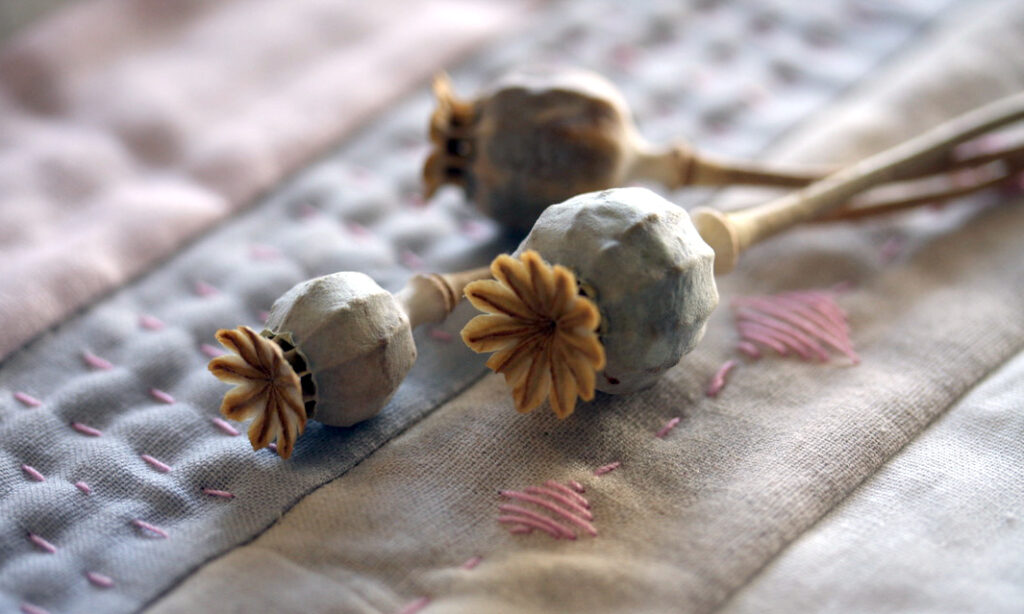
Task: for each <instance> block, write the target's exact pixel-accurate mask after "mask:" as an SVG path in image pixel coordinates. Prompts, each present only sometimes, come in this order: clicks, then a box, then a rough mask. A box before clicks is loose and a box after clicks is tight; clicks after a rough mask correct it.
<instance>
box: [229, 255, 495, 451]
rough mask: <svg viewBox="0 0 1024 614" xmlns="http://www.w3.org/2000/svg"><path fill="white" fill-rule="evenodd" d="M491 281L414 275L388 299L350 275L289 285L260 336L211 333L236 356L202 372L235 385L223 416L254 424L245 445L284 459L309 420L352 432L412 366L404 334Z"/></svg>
mask: <svg viewBox="0 0 1024 614" xmlns="http://www.w3.org/2000/svg"><path fill="white" fill-rule="evenodd" d="M489 275H490V272H489V271H488V269H475V270H472V271H466V272H463V273H455V274H451V275H437V274H431V275H417V276H415V277H413V278H412V279H411V280H410V281H409V283H408V284H407V285H406V287H405V288H403V289H402V290H401V291H400V292H398V293H397V294H395V295H392V294H391V293H389V292H387V291H386V290H384V289H383V288H381V287H380V286H378V285H377V284H376V282H374V281H373V280H372V279H370V278H369V277H368V276H366V275H364V274H362V273H353V272H345V273H334V274H332V275H325V276H323V277H317V278H316V279H311V280H309V281H305V282H302V283H300V284H298V285H296V286H295V287H293V288H292V289H291V290H289V291H288V292H287V293H285V294H284V295H283V296H282V297H281V298H279V299H278V300H277V301H275V302H274V305H273V307H271V310H270V317H269V318H268V320H267V328H266V330H264V331H263V332H262V333H260V334H256V333H255V331H253V330H252V329H249V328H247V327H244V326H243V327H239V328H237V329H234V330H221V331H218V333H217V339H218V340H219V341H220V342H221V343H222V344H223V345H224V346H225V347H226V348H228V349H229V350H231V351H232V352H233V353H234V354H232V355H227V356H220V357H217V358H214V359H213V360H211V361H210V365H209V368H210V371H211V372H213V374H214V375H215V376H217V377H218V378H219V379H221V380H223V381H226V382H228V383H232V384H235V385H236V387H235V388H234V389H232V390H231V391H229V392H228V393H227V394H226V395H225V396H224V401H223V403H222V404H221V413H222V414H224V416H225V417H227V418H230V419H232V420H245V419H247V418H255V420H253V423H252V425H251V426H250V429H249V439H250V441H251V442H252V445H253V447H254V448H256V449H259V448H264V447H267V446H268V445H269V444H270V442H271V441H272V440H274V439H275V438H276V439H277V448H278V453H279V454H280V455H281V456H283V457H284V458H288V457H289V456H290V455H291V452H292V449H293V447H294V443H295V439H296V438H297V437H298V436H299V435H300V434H301V433H302V431H303V429H304V428H305V424H306V420H307V418H308V419H313V420H316V421H318V422H322V423H324V424H328V425H331V426H351V425H353V424H356V423H357V422H361V421H363V420H366V419H368V418H371V417H373V416H374V415H376V414H377V413H378V412H379V411H380V410H381V409H382V408H383V407H384V406H385V405H386V404H387V402H388V401H389V400H390V399H391V397H392V395H394V393H395V391H396V390H397V389H398V386H399V384H401V382H402V380H403V379H405V376H406V374H407V373H408V372H409V369H411V368H412V365H413V363H414V362H415V360H416V345H415V343H414V341H413V337H412V329H413V328H415V327H416V326H419V325H420V324H426V323H428V322H439V321H441V320H443V319H444V317H445V316H447V315H448V313H450V312H451V310H452V309H454V308H455V305H456V304H457V303H458V301H459V299H460V298H461V296H462V291H463V288H465V286H466V284H467V283H469V282H470V281H473V280H477V279H483V278H486V277H488V276H489Z"/></svg>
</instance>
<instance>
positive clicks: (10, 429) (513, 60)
mask: <svg viewBox="0 0 1024 614" xmlns="http://www.w3.org/2000/svg"><path fill="white" fill-rule="evenodd" d="M58 4H59V6H58ZM0 19H2V26H0V321H2V322H3V323H4V326H5V333H6V334H5V335H3V336H0V609H3V610H4V611H18V610H19V609H20V610H21V611H23V612H29V614H34V613H38V612H42V611H46V612H51V613H52V614H56V613H58V612H138V611H147V612H159V613H161V614H165V613H170V612H195V611H211V610H216V611H239V612H241V611H274V612H339V611H340V612H404V613H406V614H411V613H412V612H415V611H422V612H605V611H607V612H621V611H629V612H665V611H680V612H715V611H721V612H729V613H730V614H741V613H745V612H787V611H793V610H795V609H799V610H801V611H809V612H858V611H871V612H962V611H978V612H1013V611H1019V607H1020V604H1021V603H1024V554H1022V553H1024V531H1022V529H1021V526H1020V525H1021V523H1020V520H1019V517H1020V513H1021V511H1020V501H1022V500H1024V475H1022V474H1021V473H1020V471H1019V469H1018V468H1019V467H1020V466H1021V464H1022V463H1024V436H1021V435H1024V418H1022V416H1021V412H1020V411H1019V407H1020V403H1019V401H1020V399H1021V398H1022V392H1024V391H1022V388H1021V385H1020V383H1019V382H1020V381H1021V380H1020V378H1019V372H1020V368H1021V367H1020V364H1021V359H1020V353H1021V350H1022V349H1024V317H1022V316H1021V314H1022V313H1024V303H1022V301H1024V296H1022V294H1021V292H1020V288H1021V287H1022V285H1024V253H1022V250H1024V246H1022V244H1021V242H1020V241H1019V240H1018V238H1019V237H1020V236H1021V234H1022V231H1024V210H1022V207H1021V206H1020V205H1021V202H1020V196H1019V194H1015V193H1012V192H1007V193H988V194H984V195H980V196H978V197H975V198H973V199H971V200H970V201H969V202H966V203H961V204H958V205H956V206H952V207H948V208H944V209H941V210H940V209H935V208H926V209H922V210H917V211H913V212H909V213H906V214H901V215H897V216H890V217H887V218H883V219H878V220H871V221H867V222H861V223H856V224H832V225H820V226H814V227H810V228H805V229H800V230H797V231H794V232H792V233H789V234H787V235H786V236H785V237H782V238H779V239H777V240H775V241H773V242H771V243H768V244H766V245H764V246H759V247H758V248H757V249H756V250H755V251H752V252H751V253H750V255H749V256H750V257H749V258H748V259H747V260H746V261H745V262H744V263H742V264H741V267H740V269H739V270H738V271H737V272H736V273H734V274H732V275H730V276H728V277H723V278H721V279H720V281H719V291H720V294H721V296H722V305H721V307H720V308H719V310H718V312H716V314H715V315H714V316H713V318H712V320H711V323H710V325H709V329H708V333H707V336H706V338H705V340H704V341H703V342H702V344H701V345H700V346H699V347H698V349H697V350H696V351H695V352H694V353H693V354H691V355H690V356H688V357H686V358H684V360H683V362H682V363H680V365H678V366H677V367H676V368H674V369H672V370H671V371H670V372H669V373H668V374H667V375H666V376H665V377H664V378H663V379H662V381H660V382H659V383H658V384H657V385H656V386H654V387H653V388H651V389H649V390H646V391H642V392H639V393H636V394H633V395H628V396H622V397H613V396H607V395H603V396H599V398H598V399H597V400H596V401H595V402H594V403H592V404H587V405H584V406H581V407H580V408H579V409H578V410H577V412H576V414H574V415H573V416H572V417H571V418H570V419H568V420H565V421H558V420H556V419H554V417H553V416H551V415H550V412H549V411H547V410H546V409H545V410H543V411H538V412H534V413H533V414H529V415H519V414H517V413H516V412H515V411H514V408H513V406H512V403H511V400H510V398H509V395H508V393H507V392H506V391H505V389H504V386H503V384H502V383H501V379H500V378H499V377H497V376H492V375H486V376H485V373H486V369H485V367H484V366H483V360H484V357H481V356H477V355H475V354H472V353H471V352H470V351H469V350H467V349H466V348H465V347H463V346H462V344H461V343H459V341H458V331H459V330H460V328H461V326H462V325H463V324H464V323H465V322H466V321H467V320H468V318H469V317H471V316H472V315H473V314H472V310H471V309H469V308H467V306H465V305H464V306H462V307H460V308H459V309H458V310H457V311H456V312H455V313H454V314H453V316H452V317H451V318H450V320H449V321H448V322H445V323H444V324H443V325H440V326H435V327H428V328H427V329H426V330H421V331H419V332H418V333H417V334H416V341H417V347H418V350H419V354H420V356H419V360H418V362H417V365H416V367H415V368H414V369H413V371H412V372H411V373H410V376H409V378H408V379H407V380H406V381H405V382H404V383H403V385H402V387H401V388H400V389H399V391H398V393H397V394H396V396H395V398H394V399H393V400H392V402H391V403H390V404H389V405H388V407H386V408H385V410H384V411H383V412H382V413H381V414H380V415H379V416H378V417H376V418H374V419H372V420H369V421H367V422H365V423H362V424H360V425H357V426H356V427H352V428H348V429H339V428H329V427H323V426H322V425H317V424H311V426H310V428H309V429H308V431H307V433H306V434H304V435H303V436H302V438H301V439H300V440H299V442H298V445H297V448H296V451H295V455H294V456H293V457H292V458H291V459H290V460H288V461H283V460H281V459H280V458H278V457H277V456H275V455H273V454H272V453H271V452H269V451H266V450H263V451H260V452H254V451H253V450H252V449H251V448H250V446H249V443H248V442H247V441H246V438H245V437H244V436H242V435H238V433H237V431H235V432H232V430H231V429H230V428H226V427H225V426H224V425H223V424H221V423H218V422H217V421H216V418H217V416H218V406H219V400H220V397H221V395H222V394H223V392H224V391H225V386H224V385H222V384H220V383H219V382H217V381H216V380H214V379H213V378H212V377H211V376H210V374H209V373H208V372H207V370H206V363H207V361H208V360H209V359H210V358H211V357H212V356H215V355H217V354H218V353H219V352H220V350H219V349H218V348H217V347H215V346H216V342H215V341H214V340H213V334H214V332H215V331H216V330H217V329H218V328H223V327H233V326H236V325H239V324H246V325H249V326H253V327H255V328H257V329H258V328H260V326H261V321H262V320H263V319H264V318H265V317H266V313H267V310H268V309H269V307H270V305H271V303H272V302H273V300H274V299H275V298H276V297H277V296H279V295H280V294H282V293H283V292H284V291H285V290H287V289H288V288H289V287H291V286H292V285H293V284H295V283H297V282H299V281H302V280H304V279H307V278H309V277H313V276H316V275H322V274H326V273H330V272H334V271H338V270H357V271H362V272H365V273H367V274H369V275H371V276H372V277H374V278H375V279H376V280H377V281H378V282H379V283H380V284H381V285H382V286H384V287H385V288H387V289H389V290H392V291H393V290H396V289H398V288H399V287H401V285H402V284H403V283H404V281H405V280H406V279H407V278H408V277H409V276H410V275H413V274H415V273H416V272H418V271H434V270H437V271H449V270H458V269H461V268H469V267H472V266H479V265H482V264H485V263H487V262H488V261H490V259H491V258H492V257H493V256H494V255H496V254H497V253H501V252H502V251H509V250H511V249H514V248H515V246H516V244H517V240H518V237H516V236H515V235H513V234H510V233H507V232H504V231H502V230H501V229H500V228H498V227H497V226H496V225H495V224H494V223H493V222H491V221H490V220H488V219H486V218H484V217H482V216H481V215H480V214H479V213H477V212H476V211H474V210H473V209H472V207H471V206H469V205H468V204H467V203H465V202H464V201H463V198H462V195H461V194H460V193H459V192H457V191H456V190H454V189H445V190H442V192H441V193H440V194H438V195H437V197H435V198H434V199H433V200H432V201H431V202H429V203H427V202H423V199H422V198H421V197H420V196H419V194H420V189H421V188H420V175H419V173H420V166H421V164H422V162H423V160H424V158H425V157H426V154H427V151H428V150H429V145H428V140H427V121H428V118H429V115H430V112H431V109H432V106H433V103H432V100H431V96H430V92H429V87H428V84H429V79H430V77H431V76H432V75H433V74H434V73H435V72H437V71H439V70H442V69H443V70H447V71H448V72H449V73H450V74H451V76H452V79H453V82H454V84H455V87H456V90H457V91H458V92H460V93H463V94H464V95H467V96H468V95H470V94H471V93H472V92H474V91H478V90H480V89H482V88H483V87H485V86H486V85H487V83H489V82H490V81H492V80H493V79H494V78H496V77H498V76H499V75H501V74H502V73H504V72H506V71H508V70H510V69H512V68H515V67H519V66H523V65H527V64H565V65H576V66H583V67H586V68H590V69H594V70H597V71H598V72H600V73H602V74H604V75H605V76H607V77H608V78H609V79H611V80H612V81H613V82H614V83H615V84H616V85H617V86H619V87H620V88H621V89H622V90H623V93H624V95H625V97H626V99H627V100H628V101H629V103H630V105H631V107H632V108H633V110H634V113H635V114H636V120H637V123H638V125H639V128H640V131H641V132H642V133H643V134H644V135H646V136H647V137H648V138H650V139H651V140H654V141H660V142H666V143H667V142H671V141H674V140H679V139H683V138H685V139H687V140H689V141H690V142H691V143H693V144H694V145H696V146H697V147H698V148H700V149H701V150H706V151H711V152H715V153H721V154H725V155H731V156H739V157H762V158H766V159H772V160H780V161H789V162H800V161H804V162H815V163H820V162H850V161H854V160H856V159H858V158H860V157H863V156H865V155H868V154H870V153H873V152H875V151H878V150H880V149H882V148H884V147H887V146H889V145H892V144H894V143H896V142H898V141H900V140H902V139H905V138H908V137H910V136H912V135H914V134H917V133H919V132H921V131H922V130H925V129H927V128H928V127H930V126H932V125H935V124H937V123H939V122H941V121H942V120H944V119H946V118H948V117H951V116H953V115H956V114H958V113H961V112H963V111H966V110H968V109H970V108H972V107H975V106H978V105H980V104H983V103H985V102H986V101H989V100H992V99H994V98H997V97H999V96H1002V95H1007V94H1011V93H1015V92H1019V91H1021V89H1024V7H1021V6H1020V5H1019V3H1016V2H1012V1H1007V0H987V1H982V2H971V1H967V0H937V1H925V0H900V1H898V2H874V1H871V0H848V1H847V0H843V1H840V0H835V1H829V2H820V3H814V4H813V5H811V4H807V3H789V2H782V1H779V2H754V1H753V0H750V1H736V2H718V1H699V2H686V3H679V2H668V1H665V2H660V1H650V2H638V3H625V2H619V1H615V0H597V1H594V2H569V1H560V2H505V3H491V2H482V1H471V0H446V1H443V2H425V3H409V2H402V1H399V0H383V1H381V2H374V3H361V2H327V1H323V0H303V1H301V2H288V3H278V2H270V1H266V0H224V1H221V2H213V3H208V2H195V1H187V0H179V1H174V2H158V1H151V0H92V1H88V0H80V1H78V2H67V3H49V2H40V3H32V6H26V4H25V3H18V2H14V3H5V4H4V5H3V6H2V7H0ZM663 194H664V195H665V196H666V197H668V198H669V199H670V200H672V201H673V202H676V203H678V204H680V205H681V206H685V207H691V206H693V205H695V204H698V203H706V202H712V203H716V204H718V205H720V206H723V207H729V206H735V205H737V204H745V203H749V202H754V201H756V200H763V199H765V198H767V197H768V195H769V194H770V193H765V192H763V191H758V190H725V191H723V192H718V191H716V192H712V191H708V190H691V191H686V192H683V191H680V192H676V193H664V192H663ZM837 284H840V285H843V286H845V287H848V288H849V290H848V291H846V292H844V293H843V294H841V295H840V297H839V301H840V303H841V305H842V306H843V308H844V309H845V310H846V311H847V312H848V315H849V320H850V322H851V326H852V337H853V340H854V343H855V345H856V347H857V351H858V353H859V354H860V355H861V357H862V358H863V361H862V364H860V365H857V366H853V365H849V364H846V363H842V362H835V363H829V364H826V365H815V364H808V363H803V362H799V361H793V360H789V359H785V358H765V359H762V360H759V361H748V360H743V359H741V358H740V356H739V355H738V354H737V352H736V349H735V342H736V338H735V333H734V331H733V328H732V323H731V314H730V311H729V306H728V304H729V300H730V298H732V297H736V296H741V295H744V294H756V293H770V292H781V291H787V290H798V289H808V288H830V287H834V286H836V285H837ZM728 359H737V360H740V364H739V366H738V367H737V368H736V369H735V370H734V372H733V373H732V374H731V376H730V379H729V383H728V386H727V387H726V389H725V390H724V391H723V393H722V394H721V395H720V396H719V397H717V398H714V399H712V398H708V397H706V396H705V395H704V392H703V391H704V388H705V386H706V385H707V382H708V380H709V378H710V377H711V375H712V374H713V373H714V371H715V370H716V369H717V368H718V367H719V366H720V365H721V364H722V363H723V361H725V360H728ZM673 418H678V419H679V420H678V421H677V423H676V426H675V428H674V429H672V430H671V431H670V432H667V433H666V434H665V435H664V436H663V437H655V434H656V433H658V432H659V429H661V428H662V427H663V426H664V425H665V424H666V423H667V421H669V420H671V419H673ZM238 426H239V429H240V430H244V428H242V427H241V425H238ZM613 461H614V462H619V463H621V465H617V466H616V467H617V468H615V469H614V471H611V472H610V473H607V474H604V475H600V476H598V475H595V469H597V468H598V467H601V466H606V465H607V464H608V463H612V462H613ZM548 480H559V481H566V480H576V481H579V482H580V483H581V484H582V485H584V486H585V487H586V496H587V498H588V499H589V500H590V501H591V503H592V504H593V507H592V510H593V513H594V517H595V519H594V524H595V526H596V527H597V528H598V530H599V535H598V536H597V537H590V536H582V537H581V538H580V539H577V540H575V541H561V540H558V541H556V540H552V539H550V538H549V537H548V536H546V535H543V534H537V533H534V534H530V535H514V534H510V533H509V532H508V531H507V529H506V528H505V527H503V525H501V524H499V523H498V521H497V516H498V505H499V504H500V503H501V501H500V499H499V497H497V495H496V493H497V492H498V491H501V490H506V489H523V488H526V487H528V486H531V485H537V484H543V483H545V482H546V481H548ZM211 492H212V493H214V494H210V493H211ZM229 495H230V496H229Z"/></svg>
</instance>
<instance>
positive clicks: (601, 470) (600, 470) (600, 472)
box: [594, 461, 622, 475]
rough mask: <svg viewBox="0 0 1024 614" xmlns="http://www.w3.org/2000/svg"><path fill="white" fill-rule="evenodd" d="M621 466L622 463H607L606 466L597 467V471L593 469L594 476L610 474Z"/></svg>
mask: <svg viewBox="0 0 1024 614" xmlns="http://www.w3.org/2000/svg"><path fill="white" fill-rule="evenodd" d="M621 465H622V462H620V461H615V462H614V463H608V464H607V465H602V466H600V467H598V468H597V469H594V475H604V474H606V473H611V472H612V471H615V470H616V469H618V468H619V466H621Z"/></svg>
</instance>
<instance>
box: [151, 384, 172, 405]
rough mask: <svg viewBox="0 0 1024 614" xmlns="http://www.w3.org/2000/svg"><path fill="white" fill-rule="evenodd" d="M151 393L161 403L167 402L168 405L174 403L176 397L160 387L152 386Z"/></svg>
mask: <svg viewBox="0 0 1024 614" xmlns="http://www.w3.org/2000/svg"><path fill="white" fill-rule="evenodd" d="M149 395H150V396H151V397H153V398H154V399H156V400H157V401H160V402H161V403H167V404H168V405H173V404H174V397H172V396H171V395H169V394H167V393H166V392H164V391H163V390H160V389H159V388H150V389H149Z"/></svg>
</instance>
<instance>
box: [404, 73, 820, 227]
mask: <svg viewBox="0 0 1024 614" xmlns="http://www.w3.org/2000/svg"><path fill="white" fill-rule="evenodd" d="M434 92H435V94H436V96H437V99H438V106H437V109H436V110H435V111H434V114H433V116H432V117H431V122H430V138H431V140H432V141H433V143H434V147H435V149H434V151H433V152H432V153H431V155H430V156H429V157H428V159H427V161H426V163H425V165H424V168H423V179H424V183H425V192H426V196H427V198H429V197H430V196H432V195H433V194H434V192H436V191H437V189H438V188H440V187H441V185H443V184H445V183H452V184H455V185H458V186H460V187H461V188H462V189H463V190H464V191H465V193H466V196H467V198H469V200H471V201H473V202H474V203H475V204H476V206H477V207H478V208H479V209H480V210H481V211H482V212H483V213H485V214H486V215H488V216H490V217H491V218H493V219H495V220H497V221H498V222H500V223H502V224H504V225H505V226H508V227H511V228H518V229H522V230H527V229H529V228H530V227H531V225H532V224H533V222H534V220H536V219H537V217H538V216H539V215H540V213H541V212H542V211H543V210H544V208H545V207H547V206H548V205H551V204H553V203H558V202H561V201H563V200H565V199H567V198H569V197H571V196H574V195H576V194H582V193H584V192H592V191H596V190H603V189H607V188H614V187H619V186H623V185H626V184H629V183H631V182H635V181H638V180H653V181H658V182H661V183H663V184H664V185H666V186H667V187H668V188H670V189H675V188H679V187H682V186H685V185H726V184H734V183H746V184H759V185H779V186H791V187H792V186H802V185H805V184H807V183H808V182H810V181H813V180H814V179H817V178H819V177H820V176H821V175H822V173H821V171H819V170H802V171H786V170H773V169H767V168H762V167H758V166H757V165H755V164H752V163H742V162H724V161H716V160H713V159H710V158H708V157H707V156H703V155H698V154H697V153H696V152H695V151H694V150H693V149H692V148H690V147H689V146H687V145H685V144H679V145H675V146H672V147H657V146H654V145H651V144H650V143H648V142H647V141H646V140H645V139H644V138H643V137H642V136H641V135H640V134H639V132H638V131H637V129H636V127H635V125H634V123H633V118H632V115H631V113H630V111H629V107H628V105H627V103H626V100H625V99H624V98H623V96H622V94H620V93H619V91H618V90H617V89H616V88H615V86H614V85H612V84H611V83H610V82H609V81H608V80H606V79H604V78H603V77H601V76H600V75H598V74H596V73H593V72H590V71H585V70H578V69H576V70H553V69H552V70H542V69H541V70H532V71H518V72H514V73H511V74H509V75H508V76H506V77H504V78H502V79H501V80H499V81H498V82H497V83H495V84H494V85H493V86H492V87H491V88H489V89H488V90H487V91H486V92H485V93H484V94H483V95H481V96H480V97H478V98H476V99H474V100H471V101H466V100H459V99H458V98H456V97H455V94H454V93H453V92H452V88H451V84H450V83H449V81H448V80H447V78H446V77H444V76H440V77H438V78H437V79H436V80H435V82H434Z"/></svg>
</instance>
